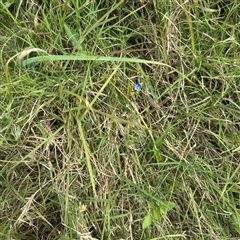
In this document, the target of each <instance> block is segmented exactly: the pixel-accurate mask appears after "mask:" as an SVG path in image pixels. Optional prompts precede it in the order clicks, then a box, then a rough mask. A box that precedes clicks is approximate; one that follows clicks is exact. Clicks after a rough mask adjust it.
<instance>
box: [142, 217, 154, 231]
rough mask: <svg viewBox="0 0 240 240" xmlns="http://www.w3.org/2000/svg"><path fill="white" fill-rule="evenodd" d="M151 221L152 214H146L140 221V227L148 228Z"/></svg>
mask: <svg viewBox="0 0 240 240" xmlns="http://www.w3.org/2000/svg"><path fill="white" fill-rule="evenodd" d="M151 223H152V216H151V215H150V214H147V215H146V216H145V218H144V220H143V223H142V228H143V229H146V228H148V227H149V226H150V225H151Z"/></svg>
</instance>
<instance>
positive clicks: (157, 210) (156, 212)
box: [153, 207, 161, 221]
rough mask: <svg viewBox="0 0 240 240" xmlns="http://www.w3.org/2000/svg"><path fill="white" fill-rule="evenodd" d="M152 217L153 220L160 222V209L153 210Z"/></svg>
mask: <svg viewBox="0 0 240 240" xmlns="http://www.w3.org/2000/svg"><path fill="white" fill-rule="evenodd" d="M153 216H154V217H155V219H156V220H157V221H160V218H161V210H160V208H158V207H157V208H154V209H153Z"/></svg>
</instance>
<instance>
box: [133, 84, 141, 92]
mask: <svg viewBox="0 0 240 240" xmlns="http://www.w3.org/2000/svg"><path fill="white" fill-rule="evenodd" d="M134 88H135V90H140V89H141V88H142V86H141V84H140V83H136V84H135V87H134Z"/></svg>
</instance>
